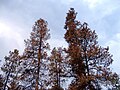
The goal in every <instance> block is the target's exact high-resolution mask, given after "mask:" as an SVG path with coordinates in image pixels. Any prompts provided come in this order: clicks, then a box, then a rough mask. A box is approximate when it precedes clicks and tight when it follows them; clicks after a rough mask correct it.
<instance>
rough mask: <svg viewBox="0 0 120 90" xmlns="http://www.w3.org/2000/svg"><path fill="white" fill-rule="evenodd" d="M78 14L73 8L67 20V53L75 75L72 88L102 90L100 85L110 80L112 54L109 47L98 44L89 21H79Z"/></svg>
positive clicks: (75, 89) (73, 89) (72, 89)
mask: <svg viewBox="0 0 120 90" xmlns="http://www.w3.org/2000/svg"><path fill="white" fill-rule="evenodd" d="M76 15H77V13H76V12H75V10H74V8H71V9H70V10H69V12H68V13H67V17H66V22H65V29H66V33H65V40H66V41H67V43H68V50H67V53H68V56H69V62H70V63H69V65H70V66H71V71H72V74H73V76H74V80H73V81H72V83H71V86H70V90H100V88H101V87H100V85H102V84H108V82H109V81H110V76H109V75H110V74H111V71H110V68H109V66H110V64H112V62H113V59H112V55H111V54H110V53H109V52H108V50H109V48H108V47H107V48H103V47H101V46H99V45H98V42H97V38H98V37H97V35H96V33H95V31H92V30H91V29H90V28H89V27H88V24H87V23H83V24H81V23H80V22H79V21H77V20H76Z"/></svg>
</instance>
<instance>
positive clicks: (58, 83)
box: [48, 47, 66, 90]
mask: <svg viewBox="0 0 120 90" xmlns="http://www.w3.org/2000/svg"><path fill="white" fill-rule="evenodd" d="M49 60H50V63H49V65H48V67H49V77H50V84H51V86H53V88H52V90H55V89H54V88H61V87H62V84H63V81H64V82H65V79H63V76H64V75H65V73H66V63H65V55H64V51H63V49H62V48H61V47H59V48H53V50H52V52H51V56H50V59H49Z"/></svg>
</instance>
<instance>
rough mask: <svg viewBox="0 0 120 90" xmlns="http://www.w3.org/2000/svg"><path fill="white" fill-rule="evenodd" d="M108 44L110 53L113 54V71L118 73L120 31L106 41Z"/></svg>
mask: <svg viewBox="0 0 120 90" xmlns="http://www.w3.org/2000/svg"><path fill="white" fill-rule="evenodd" d="M106 46H109V48H110V53H111V54H113V59H114V61H113V64H112V67H113V71H115V72H118V73H119V74H120V70H119V69H120V65H119V64H120V33H117V34H116V35H115V36H114V37H113V38H112V39H111V40H109V41H108V42H107V43H106Z"/></svg>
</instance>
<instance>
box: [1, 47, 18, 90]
mask: <svg viewBox="0 0 120 90" xmlns="http://www.w3.org/2000/svg"><path fill="white" fill-rule="evenodd" d="M19 65H20V56H19V51H18V50H17V49H15V50H14V51H13V52H11V51H10V52H9V56H6V57H5V64H4V65H3V66H2V67H1V70H2V71H3V73H4V75H5V77H4V79H5V82H4V87H3V90H8V88H10V84H11V83H12V82H13V81H16V82H18V83H19V81H18V76H19V75H18V74H19V72H20V71H19V69H18V68H19Z"/></svg>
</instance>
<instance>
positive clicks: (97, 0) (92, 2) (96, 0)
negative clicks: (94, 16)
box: [84, 0, 103, 9]
mask: <svg viewBox="0 0 120 90" xmlns="http://www.w3.org/2000/svg"><path fill="white" fill-rule="evenodd" d="M102 1H103V0H84V2H85V3H86V4H87V5H88V7H89V8H90V9H93V8H95V7H96V6H97V5H99V4H101V3H102Z"/></svg>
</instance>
